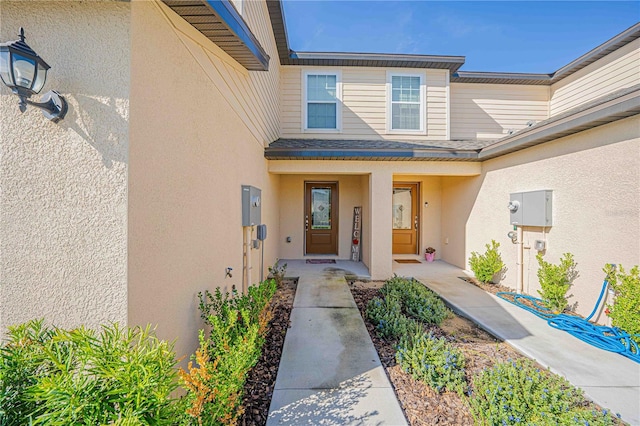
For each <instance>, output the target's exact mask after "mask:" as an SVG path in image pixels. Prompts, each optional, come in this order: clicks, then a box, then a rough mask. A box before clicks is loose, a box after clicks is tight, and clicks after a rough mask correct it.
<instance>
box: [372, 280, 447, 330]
mask: <svg viewBox="0 0 640 426" xmlns="http://www.w3.org/2000/svg"><path fill="white" fill-rule="evenodd" d="M380 291H381V293H382V294H383V295H387V297H388V295H394V296H395V297H397V298H398V300H399V303H400V306H401V309H402V311H403V312H404V313H405V314H406V315H408V316H410V317H413V318H415V319H417V320H418V321H421V322H423V323H426V324H440V323H441V322H442V321H443V320H444V319H445V318H447V317H448V316H449V315H450V311H449V309H447V307H446V305H445V304H444V302H443V301H442V299H440V297H439V296H438V295H437V294H436V293H434V292H433V291H431V290H429V289H428V288H427V287H425V286H424V285H423V284H422V283H420V282H419V281H416V280H413V279H408V278H401V277H394V278H392V279H390V280H388V281H387V282H385V284H384V286H382V288H381V289H380Z"/></svg>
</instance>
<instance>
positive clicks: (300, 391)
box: [267, 260, 407, 425]
mask: <svg viewBox="0 0 640 426" xmlns="http://www.w3.org/2000/svg"><path fill="white" fill-rule="evenodd" d="M283 262H286V263H287V266H288V267H287V276H291V277H293V276H298V277H300V278H299V281H298V289H297V292H296V297H295V301H294V304H293V311H292V312H291V328H290V329H289V330H288V331H287V335H286V338H285V342H284V348H283V351H282V358H281V360H280V367H279V370H278V376H277V378H276V384H275V390H274V393H273V398H272V400H271V407H270V409H269V418H268V420H267V425H277V424H290V425H301V424H313V425H317V424H323V425H345V424H352V425H353V424H357V425H374V424H375V425H385V424H386V425H406V424H407V422H406V420H405V418H404V414H403V413H402V409H401V408H400V404H399V403H398V400H397V398H396V396H395V393H394V391H393V388H392V386H391V384H390V383H389V380H388V378H387V376H386V373H385V371H384V369H383V367H382V364H381V363H380V359H379V358H378V354H377V352H376V350H375V348H374V347H373V343H372V342H371V338H370V337H369V333H368V332H367V329H366V327H365V325H364V321H363V320H362V317H361V316H360V312H359V311H358V308H357V306H356V304H355V302H354V300H353V297H352V296H351V292H350V291H349V288H348V285H347V283H346V281H345V279H344V276H345V275H351V276H353V275H355V276H360V277H366V276H367V275H368V271H367V270H366V268H364V267H363V266H362V265H361V264H357V263H353V262H348V261H337V263H336V264H318V265H312V264H306V263H304V261H300V260H297V261H283ZM347 269H348V270H347Z"/></svg>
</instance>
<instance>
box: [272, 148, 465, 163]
mask: <svg viewBox="0 0 640 426" xmlns="http://www.w3.org/2000/svg"><path fill="white" fill-rule="evenodd" d="M264 156H265V158H267V159H269V160H365V161H410V160H413V161H416V160H418V161H420V160H422V161H438V160H440V161H443V160H444V161H477V158H478V151H476V150H438V149H316V148H269V147H267V148H265V153H264Z"/></svg>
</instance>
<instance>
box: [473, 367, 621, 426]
mask: <svg viewBox="0 0 640 426" xmlns="http://www.w3.org/2000/svg"><path fill="white" fill-rule="evenodd" d="M473 385H474V391H473V394H472V396H471V398H470V399H469V405H470V408H471V413H472V415H473V417H474V419H475V420H476V423H477V424H482V425H513V424H517V423H522V424H540V425H543V424H544V425H546V424H554V425H555V424H561V425H577V424H580V425H584V424H589V425H610V424H614V419H613V418H612V416H611V415H610V414H609V413H608V412H606V411H605V412H601V411H598V410H595V409H593V408H590V407H589V406H588V405H587V404H586V403H584V396H583V394H582V391H580V390H579V389H576V388H574V387H573V386H571V384H570V383H569V382H567V381H566V380H565V379H563V378H562V377H559V376H556V375H554V374H551V373H549V372H547V371H541V370H540V369H538V368H536V366H535V364H534V363H533V362H532V361H530V360H528V359H520V360H518V361H515V362H507V363H499V364H495V365H494V366H493V367H492V368H490V369H485V370H484V371H482V372H481V373H479V374H478V375H476V376H475V377H474V379H473Z"/></svg>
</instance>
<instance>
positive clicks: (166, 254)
mask: <svg viewBox="0 0 640 426" xmlns="http://www.w3.org/2000/svg"><path fill="white" fill-rule="evenodd" d="M256 5H261V7H262V6H264V4H263V3H257V2H256ZM245 6H246V7H247V8H249V7H253V6H255V5H254V4H253V2H248V3H246V4H245ZM244 11H245V12H247V13H248V12H249V11H248V9H245V10H244ZM263 18H264V19H268V16H267V15H266V14H265V15H264V16H263ZM180 19H181V18H179V17H177V16H176V15H175V14H173V12H172V11H171V10H169V9H168V8H166V7H164V6H163V5H160V4H158V3H155V2H146V1H140V2H138V1H134V2H133V3H132V14H131V26H132V53H133V55H132V57H133V59H132V70H131V81H132V83H131V87H132V91H131V141H132V143H131V151H130V158H131V171H130V179H129V298H128V301H129V309H128V313H129V322H130V324H132V325H135V324H146V323H151V324H157V333H158V335H159V336H160V337H162V338H166V339H170V340H173V339H177V342H176V352H177V354H178V355H179V356H182V355H189V354H191V353H193V351H194V350H195V348H196V347H197V336H198V329H199V328H201V327H202V326H203V323H202V321H201V320H200V313H199V311H198V299H197V293H198V292H199V291H203V290H205V289H209V290H211V291H213V290H214V289H215V288H216V287H223V288H225V289H227V290H229V289H230V287H231V285H236V286H237V287H240V286H241V283H242V281H241V280H242V266H243V246H242V244H243V228H242V226H241V185H243V184H247V185H254V186H256V187H258V188H261V189H262V200H263V202H262V222H263V223H265V224H267V226H268V238H267V241H266V246H265V263H266V265H270V264H271V263H273V261H274V260H275V257H276V255H277V236H278V235H279V230H278V211H277V199H276V195H275V194H277V188H278V180H279V177H278V176H275V175H269V174H268V173H267V170H266V169H267V161H266V160H265V159H264V153H263V147H264V142H265V140H266V139H267V138H268V137H269V136H268V135H269V134H270V133H269V132H271V130H269V129H273V128H274V126H275V128H276V129H277V116H276V117H273V120H275V121H276V123H275V124H274V123H267V124H266V125H265V126H264V127H263V126H262V125H260V126H257V125H255V126H254V125H252V124H251V123H254V122H256V121H255V120H257V118H256V117H268V116H269V114H267V113H265V112H264V111H260V105H261V104H252V108H253V109H252V110H249V111H246V110H245V109H244V108H243V107H242V105H244V104H246V103H251V98H250V97H246V96H248V95H246V93H245V92H244V89H242V87H249V88H250V89H251V90H252V91H254V92H255V93H254V95H255V96H257V97H262V98H263V99H262V101H261V102H262V103H264V104H271V105H277V104H278V99H277V90H276V89H277V86H276V87H273V88H270V87H271V86H268V85H267V84H266V83H267V82H269V81H272V80H273V81H275V82H276V84H277V81H278V78H277V77H276V78H272V77H273V76H271V77H270V74H271V73H277V72H278V64H277V62H275V61H274V60H273V59H272V62H271V64H270V70H271V71H269V72H268V73H260V72H251V73H249V72H247V71H246V70H244V71H243V70H242V69H241V67H239V66H238V65H237V64H234V62H233V59H231V58H230V57H228V55H226V54H225V53H224V52H222V51H221V50H220V49H219V48H218V47H217V46H215V45H214V44H212V43H211V42H210V41H209V40H207V39H206V38H204V37H203V36H202V35H200V34H199V33H194V32H193V31H191V30H190V29H189V27H184V26H183V25H181V24H180ZM260 42H261V44H262V45H263V46H264V47H265V48H266V49H267V51H268V53H269V55H270V56H271V58H277V54H276V52H275V50H274V49H275V46H274V45H273V43H269V40H260ZM150 71H151V72H150ZM255 79H261V80H262V81H263V82H264V83H265V85H264V86H260V85H258V84H256V85H253V83H252V81H253V80H255ZM261 87H262V89H261ZM236 88H237V90H236ZM245 95H246V96H245ZM252 96H253V95H252ZM253 236H254V238H255V231H254V233H253ZM259 254H260V252H259V251H258V250H252V259H251V260H252V264H253V270H252V271H251V272H252V275H253V277H252V278H253V279H252V281H253V282H254V283H255V282H257V280H258V278H259V259H260V256H259ZM226 267H231V268H233V276H232V277H231V278H225V268H226ZM185 362H186V361H185Z"/></svg>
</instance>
